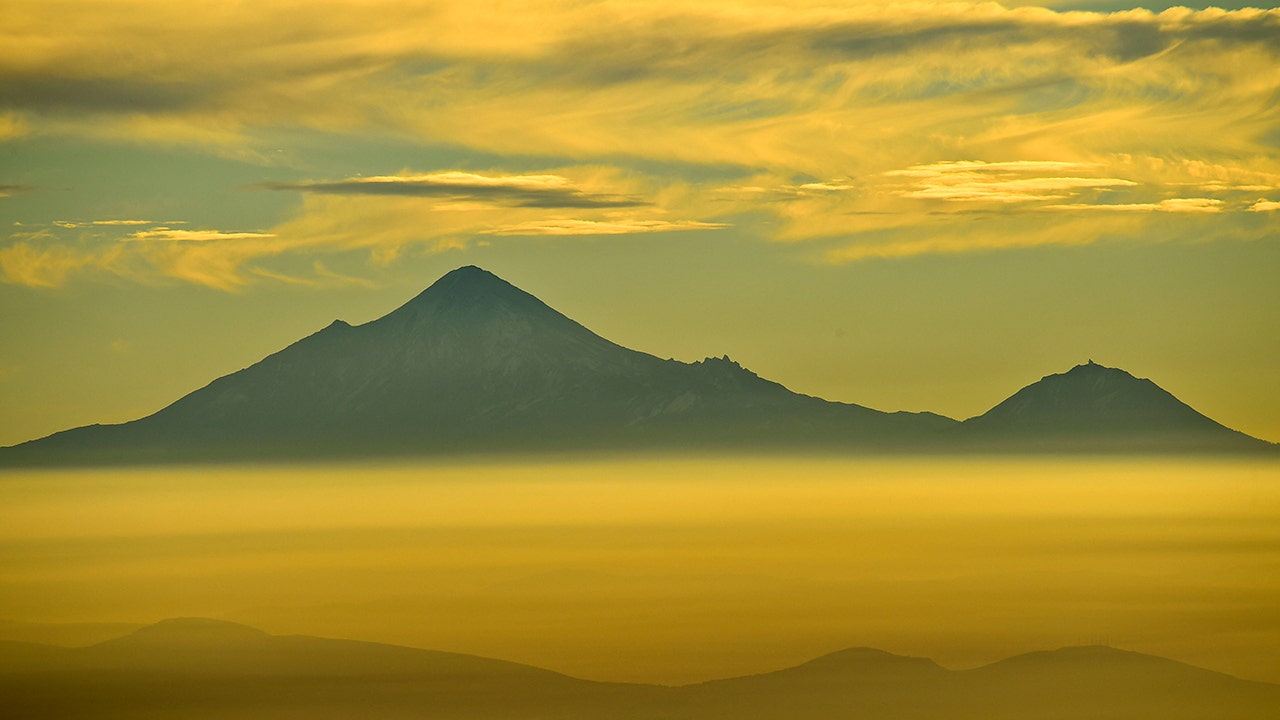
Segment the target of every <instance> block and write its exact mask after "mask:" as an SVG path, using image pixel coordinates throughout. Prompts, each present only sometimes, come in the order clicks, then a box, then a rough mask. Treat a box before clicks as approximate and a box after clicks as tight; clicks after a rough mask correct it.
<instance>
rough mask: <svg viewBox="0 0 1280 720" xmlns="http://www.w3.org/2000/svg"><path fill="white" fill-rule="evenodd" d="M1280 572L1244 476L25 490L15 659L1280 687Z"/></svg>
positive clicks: (898, 472) (745, 467)
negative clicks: (1119, 651)
mask: <svg viewBox="0 0 1280 720" xmlns="http://www.w3.org/2000/svg"><path fill="white" fill-rule="evenodd" d="M1278 551H1280V468H1278V467H1277V466H1276V465H1274V464H1271V465H1265V464H1252V463H1244V462H1208V461H1205V462H1196V461H1191V462H1178V463H1171V462H1160V461H1139V460H1115V459H1111V460H1087V459H1080V460H1070V461H1061V462H1044V461H1040V462H1035V461H1029V460H1025V461H1024V460H991V461H987V460H979V459H969V460H964V461H948V460H941V459H939V460H935V461H906V460H901V461H889V460H884V461H872V460H865V461H836V460H832V461H822V460H813V459H785V458H777V459H758V460H743V459H736V460H711V459H668V460H644V461H625V460H615V461H603V460H601V461H591V462H586V461H582V462H544V463H540V464H538V463H535V464H527V465H519V464H475V465H468V464H456V465H431V466H425V465H424V466H418V465H402V466H383V467H365V466H346V467H344V466H335V467H326V468H320V467H289V468H283V467H281V468H215V469H151V470H144V471H124V470H119V471H115V470H112V471H56V472H23V473H11V474H8V475H7V476H6V477H5V478H4V481H3V483H2V484H0V568H3V571H2V572H0V607H3V615H4V619H5V620H8V621H15V622H7V623H0V634H3V633H5V632H8V633H10V635H12V634H13V633H14V632H17V631H16V630H15V628H21V630H22V632H23V633H24V635H23V636H24V637H26V638H28V639H32V638H33V637H35V638H38V637H40V635H41V633H42V632H43V633H44V634H45V636H47V639H49V640H51V641H55V642H63V643H67V642H74V635H75V631H76V629H77V628H81V629H83V630H84V632H85V633H86V634H85V636H84V637H85V642H88V641H89V639H90V635H92V633H94V632H96V633H98V634H99V635H100V634H101V633H102V632H103V629H102V628H101V627H98V626H96V625H93V624H94V623H147V622H154V621H157V620H160V619H163V618H168V617H175V616H208V617H216V618H221V619H227V620H234V621H240V622H244V623H248V624H251V625H254V626H257V627H260V628H263V629H265V630H267V631H270V632H273V633H302V634H312V635H321V636H329V637H343V638H354V639H364V640H378V641H385V642H390V643H397V644H404V645H412V646H418V647H425V648H430V649H439V650H452V651H459V652H466V653H473V654H479V655H485V656H490V657H497V658H503V659H509V660H517V661H522V662H526V663H530V664H534V665H538V666H542V667H547V668H550V669H555V670H559V671H562V672H566V673H569V674H572V675H575V676H579V677H584V678H590V679H617V680H637V681H653V682H660V683H686V682H691V681H697V680H703V679H708V678H714V677H724V676H730V675H738V674H744V673H752V672H760V671H765V670H770V669H775V668H779V667H783V666H788V665H792V664H796V663H799V662H802V661H805V660H808V659H811V658H813V657H816V656H818V655H820V654H823V653H826V652H830V651H834V650H836V649H840V648H844V647H852V646H872V647H877V648H881V649H884V650H888V651H891V652H895V653H902V654H911V655H922V656H927V657H932V658H934V659H936V660H938V661H939V662H940V663H942V664H943V665H946V666H949V667H968V666H974V665H977V664H980V663H984V662H988V661H994V660H997V659H1000V658H1003V657H1006V656H1009V655H1013V654H1016V653H1020V652H1024V651H1030V650H1039V649H1051V648H1056V647H1059V646H1065V645H1081V644H1108V645H1112V646H1116V647H1120V648H1124V649H1130V650H1137V651H1142V652H1147V653H1152V654H1156V655H1161V656H1165V657H1170V658H1174V659H1178V660H1182V661H1185V662H1189V663H1192V664H1196V665H1200V666H1202V667H1206V668H1210V669H1214V670H1220V671H1225V672H1229V673H1232V674H1235V675H1238V676H1240V677H1244V678H1249V679H1257V680H1266V681H1270V682H1280V673H1278V672H1277V667H1280V666H1277V664H1276V662H1275V660H1276V654H1275V649H1276V648H1277V647H1280V564H1278V562H1277V558H1278V557H1280V553H1278ZM26 623H54V625H44V626H42V625H30V624H26ZM62 623H89V624H90V625H81V626H64V625H61V624H62ZM113 627H123V626H113ZM95 637H96V636H95ZM99 639H100V638H99Z"/></svg>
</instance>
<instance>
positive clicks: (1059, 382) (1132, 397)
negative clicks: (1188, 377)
mask: <svg viewBox="0 0 1280 720" xmlns="http://www.w3.org/2000/svg"><path fill="white" fill-rule="evenodd" d="M957 435H959V436H963V437H964V439H965V440H966V441H967V442H968V443H970V444H971V445H972V446H974V447H978V448H981V447H987V446H990V447H997V448H1001V449H1032V450H1062V451H1071V450H1095V451H1105V450H1123V451H1128V452H1141V451H1144V450H1151V451H1156V452H1164V451H1169V450H1171V449H1176V450H1182V451H1231V450H1250V449H1257V448H1260V447H1262V446H1265V445H1266V443H1263V442H1262V441H1260V440H1257V439H1256V438H1252V437H1249V436H1248V435H1245V434H1244V433H1241V432H1238V431H1236V430H1232V429H1230V428H1228V427H1225V426H1223V425H1220V424H1218V423H1217V422H1214V421H1213V420H1210V419H1209V418H1207V417H1205V416H1204V415H1201V414H1200V413H1198V412H1196V411H1195V410H1194V409H1192V408H1191V407H1190V406H1189V405H1186V404H1185V403H1183V402H1182V401H1181V400H1178V399H1177V398H1176V397H1174V396H1173V395H1171V394H1169V392H1168V391H1166V390H1164V389H1163V388H1161V387H1160V386H1158V385H1156V384H1155V383H1153V382H1151V381H1150V380H1147V379H1146V378H1136V377H1134V376H1132V375H1130V374H1129V373H1127V372H1125V371H1124V370H1119V369H1116V368H1109V367H1103V366H1102V365H1099V364H1097V363H1095V362H1093V361H1092V360H1090V361H1089V362H1087V363H1085V364H1083V365H1077V366H1075V367H1073V368H1071V369H1070V370H1068V371H1067V372H1065V373H1060V374H1057V375H1049V376H1047V377H1045V378H1043V379H1041V380H1040V381H1038V382H1035V383H1032V384H1031V385H1028V386H1027V387H1024V388H1022V389H1021V390H1019V391H1018V392H1016V393H1014V394H1013V396H1012V397H1010V398H1009V399H1007V400H1005V401H1004V402H1002V403H1000V404H999V405H996V406H995V407H993V408H991V409H990V410H988V411H987V412H986V413H984V414H982V415H979V416H978V417H974V418H970V419H968V420H966V421H965V422H964V423H963V425H962V426H961V428H959V429H958V432H957Z"/></svg>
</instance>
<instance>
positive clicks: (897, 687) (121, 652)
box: [0, 619, 1280, 720]
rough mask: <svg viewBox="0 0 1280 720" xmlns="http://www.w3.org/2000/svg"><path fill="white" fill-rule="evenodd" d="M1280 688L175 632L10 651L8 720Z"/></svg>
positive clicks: (642, 708)
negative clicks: (529, 661)
mask: <svg viewBox="0 0 1280 720" xmlns="http://www.w3.org/2000/svg"><path fill="white" fill-rule="evenodd" d="M1278 710H1280V686H1277V685H1271V684H1267V683H1257V682H1248V681H1244V680H1240V679H1237V678H1234V677H1231V676H1228V675H1223V674H1220V673H1215V672H1211V671H1208V670H1202V669H1200V668H1195V667H1191V666H1189V665H1183V664H1181V663H1176V662H1173V661H1169V660H1164V659H1161V658H1156V657H1151V656H1148V655H1140V654H1138V653H1131V652H1124V651H1120V650H1113V649H1110V648H1064V649H1062V650H1056V651H1051V652H1041V653H1031V654H1028V655H1023V656H1019V657H1015V658H1010V659H1008V660H1004V661H1001V662H998V663H995V664H993V665H988V666H986V667H982V668H978V669H975V670H966V671H952V670H947V669H945V668H942V667H939V666H938V665H937V664H935V663H933V662H932V661H931V660H927V659H924V658H910V657H902V656H898V655H892V654H890V653H886V652H882V651H878V650H872V649H870V648H854V649H850V650H844V651H840V652H837V653H833V654H831V655H827V656H824V657H822V658H818V659H816V660H813V661H811V662H808V663H805V664H803V665H800V666H797V667H793V668H787V669H784V670H779V671H776V672H771V673H764V674H761V675H753V676H747V677H739V678H731V679H728V680H719V681H714V682H708V683H701V684H698V685H690V686H684V687H674V688H673V687H662V686H650V685H630V684H623V683H603V682H591V681H586V680H579V679H576V678H572V677H568V676H565V675H560V674H558V673H555V672H551V671H548V670H542V669H539V668H534V667H530V666H526V665H519V664H516V663H509V662H504V661H501V660H490V659H487V658H481V657H475V656H470V655H460V654H455V653H441V652H433V651H429V650H417V649H413V648H406V647H397V646H391V645H381V644H377V643H365V642H358V641H352V640H328V639H322V638H315V637H305V636H273V635H268V634H266V633H262V632H260V631H257V630H254V629H252V628H248V627H245V626H242V625H235V624H232V623H224V622H218V621H212V620H200V619H183V620H170V621H165V622H162V623H159V624H157V625H154V626H149V627H146V628H143V629H141V630H139V631H137V632H135V633H133V634H132V635H129V636H125V637H123V638H119V639H117V640H113V641H109V642H105V643H100V644H98V645H95V646H91V647H87V648H54V647H47V646H40V645H30V644H22V643H0V715H3V716H4V717H15V718H20V717H40V718H49V719H51V720H57V719H61V718H115V717H121V718H123V717H130V718H166V717H184V718H193V717H194V718H209V719H210V720H212V719H215V718H217V719H221V718H280V717H283V718H295V717H296V718H303V717H305V718H319V719H327V718H348V717H379V718H393V719H394V718H437V717H438V718H583V719H589V718H619V719H622V718H634V719H640V718H645V719H650V718H655V719H656V718H688V719H689V720H697V719H700V718H757V719H759V720H775V719H776V720H781V719H783V718H787V719H789V720H807V719H813V720H818V719H825V718H847V717H858V718H864V719H865V720H891V719H892V720H923V719H925V718H938V717H947V718H955V719H957V720H969V719H973V720H977V719H978V718H983V719H984V720H986V719H994V720H1004V719H1008V720H1014V719H1015V718H1017V719H1019V720H1050V719H1055V720H1057V719H1065V718H1101V719H1104V720H1105V719H1115V720H1120V718H1134V717H1153V718H1154V717H1158V718H1169V719H1171V720H1182V719H1185V720H1191V719H1192V718H1215V717H1220V718H1231V719H1232V720H1253V719H1255V718H1257V719H1259V720H1261V719H1262V718H1273V717H1275V716H1276V715H1275V714H1276V712H1277V711H1278Z"/></svg>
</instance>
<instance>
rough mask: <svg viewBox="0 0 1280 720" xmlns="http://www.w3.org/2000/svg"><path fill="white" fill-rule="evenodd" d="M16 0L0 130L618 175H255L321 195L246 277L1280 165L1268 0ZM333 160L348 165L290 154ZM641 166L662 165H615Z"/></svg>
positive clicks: (979, 212) (1134, 187) (1144, 198)
mask: <svg viewBox="0 0 1280 720" xmlns="http://www.w3.org/2000/svg"><path fill="white" fill-rule="evenodd" d="M19 5H21V6H22V10H23V11H22V12H20V13H14V14H13V17H11V18H8V19H7V20H9V22H7V23H6V24H5V27H4V28H3V29H0V35H2V37H3V40H4V42H3V43H0V109H2V110H3V113H2V114H0V136H4V135H5V131H4V130H3V127H11V128H13V132H12V133H10V135H12V136H13V137H18V138H26V137H29V136H36V137H56V138H72V139H79V140H85V139H87V140H90V141H97V140H103V139H110V140H111V141H112V142H115V141H118V140H121V139H124V140H128V141H129V142H132V143H139V144H145V145H148V146H154V145H160V146H165V147H168V146H169V145H173V144H176V145H181V146H183V147H186V148H195V149H198V150H200V151H207V152H210V153H214V154H220V155H224V156H230V157H234V158H237V159H241V160H245V159H247V160H248V161H251V162H254V163H259V164H262V165H271V164H279V165H288V164H289V162H290V159H289V158H290V157H291V155H290V153H291V152H293V151H299V148H302V149H308V148H307V146H306V141H299V142H298V143H297V144H296V145H295V146H294V147H289V142H288V139H289V137H290V134H291V133H298V134H300V135H302V134H309V133H320V134H322V135H324V137H326V142H329V141H332V145H334V146H338V145H341V143H342V141H343V139H344V138H349V137H361V138H368V137H373V138H378V139H380V140H385V141H387V142H395V143H400V144H401V146H402V147H404V148H408V149H410V150H415V151H421V150H422V148H428V147H430V148H439V147H448V148H454V149H458V150H459V152H465V153H474V154H475V157H483V158H484V160H483V161H482V162H484V163H486V166H487V167H502V166H503V158H504V156H505V157H516V156H518V157H519V158H521V160H519V161H518V162H511V163H509V165H508V167H518V168H527V167H529V160H528V158H529V157H530V154H531V153H534V154H536V155H537V156H538V157H545V158H557V160H554V161H552V162H554V163H561V164H562V165H570V166H575V167H592V168H600V167H607V168H611V169H612V171H615V176H613V177H609V178H607V180H608V181H607V182H604V181H600V178H586V179H585V180H584V177H583V176H579V175H574V174H573V173H570V172H567V171H562V170H557V171H554V172H552V171H548V172H540V173H528V174H522V173H515V172H497V171H489V172H477V171H464V170H454V169H444V170H437V171H431V172H410V171H404V172H402V173H400V174H397V175H375V176H370V177H363V176H356V177H345V178H340V179H337V180H324V179H317V180H311V181H308V182H276V183H267V184H264V185H261V186H260V187H263V188H269V189H272V190H276V191H280V192H296V193H300V194H301V195H302V196H303V197H304V201H303V203H302V204H301V207H300V209H299V211H298V212H299V215H298V216H297V217H294V218H292V219H290V220H287V221H285V222H283V223H281V224H280V227H277V228H264V229H263V230H262V232H263V233H271V234H274V235H276V237H273V238H240V246H241V248H240V249H238V250H237V253H247V248H248V246H249V245H251V244H252V245H261V246H262V247H261V248H260V249H259V251H258V252H259V253H260V254H259V255H257V256H252V257H251V256H249V255H247V254H240V255H237V257H240V258H241V259H240V260H239V261H238V262H239V263H240V264H239V265H235V264H234V263H232V264H229V265H227V266H225V267H227V268H229V267H233V266H234V267H238V268H239V272H241V275H240V276H239V277H240V278H241V279H242V280H245V281H248V280H251V279H252V277H253V276H252V275H250V274H245V273H244V271H245V270H246V269H248V268H251V267H254V266H253V263H254V262H257V260H254V259H253V257H257V258H270V257H274V256H275V254H278V253H311V252H316V253H323V252H334V251H349V250H352V249H359V250H361V251H367V252H369V253H370V254H371V255H376V256H377V257H382V258H386V257H394V256H395V255H396V253H397V252H398V251H399V248H403V247H410V246H414V244H415V243H416V244H417V246H418V247H422V248H426V247H432V248H434V247H441V248H445V247H448V248H456V247H460V246H461V247H465V246H466V245H467V244H468V243H469V242H471V241H473V240H474V239H475V238H477V237H491V236H494V235H499V234H501V233H502V232H505V231H504V230H503V229H504V228H517V227H524V228H541V229H540V230H537V231H536V232H537V233H538V234H546V235H551V234H577V233H579V232H581V233H584V234H586V233H589V231H590V230H591V229H592V228H594V229H596V230H598V231H600V234H603V233H604V232H605V231H608V232H619V231H622V230H624V229H626V230H628V231H629V232H634V233H637V234H639V233H645V232H654V231H653V230H646V229H644V228H646V227H650V228H651V227H665V226H664V225H662V223H671V224H675V225H679V224H680V223H701V224H703V225H715V224H717V223H720V222H721V221H723V219H724V218H726V217H730V216H735V215H738V216H741V215H743V214H749V213H754V214H755V215H756V216H757V217H767V218H768V221H767V222H763V223H761V224H760V225H759V229H760V232H761V233H763V234H764V236H766V237H768V238H769V239H773V240H779V241H788V242H815V243H824V244H828V243H840V242H846V243H849V244H850V245H854V244H858V242H857V241H858V239H859V238H863V237H866V236H867V235H868V234H869V233H878V232H885V231H893V232H894V233H897V234H899V235H901V236H902V237H906V236H907V235H912V236H913V237H914V239H915V240H918V241H920V244H918V246H917V247H930V246H931V245H930V242H932V238H934V236H937V235H940V234H941V235H946V234H948V233H953V232H956V230H955V228H954V221H955V220H956V218H958V217H960V216H961V215H962V214H966V213H967V214H968V215H967V217H968V218H970V219H969V220H968V221H967V222H973V223H979V222H980V223H985V224H986V228H987V231H988V232H989V233H992V234H1000V233H1006V232H1010V233H1016V234H1018V235H1019V236H1020V237H1026V236H1027V233H1029V232H1033V231H1036V229H1035V227H1034V223H1035V222H1043V220H1044V214H1043V213H1038V211H1040V210H1044V209H1046V208H1049V207H1052V209H1053V210H1054V211H1055V212H1060V213H1061V216H1062V218H1063V222H1071V223H1075V224H1076V225H1075V226H1074V228H1073V229H1074V230H1075V236H1078V237H1080V238H1082V239H1083V240H1090V241H1091V240H1096V239H1098V238H1102V237H1116V236H1118V235H1125V234H1128V235H1131V236H1134V237H1137V236H1140V235H1142V234H1143V233H1144V232H1146V231H1147V230H1146V228H1148V227H1150V225H1144V224H1143V223H1147V222H1149V221H1150V220H1151V219H1152V218H1158V217H1160V216H1161V215H1162V214H1163V215H1177V216H1180V217H1187V216H1190V215H1193V214H1195V215H1200V216H1204V218H1208V217H1210V216H1214V217H1216V218H1218V220H1219V221H1220V222H1223V223H1229V222H1232V221H1233V218H1235V219H1239V217H1240V215H1239V213H1236V212H1235V211H1236V210H1243V209H1245V208H1246V207H1249V206H1248V205H1247V203H1248V202H1252V201H1253V200H1254V199H1255V198H1256V197H1257V196H1258V195H1259V194H1265V193H1270V192H1271V191H1272V190H1273V189H1275V188H1280V179H1278V178H1280V152H1278V151H1277V150H1278V148H1277V139H1276V137H1277V136H1276V134H1275V128H1276V127H1277V126H1280V108H1278V107H1277V105H1276V103H1275V97H1276V96H1277V94H1278V93H1280V76H1276V74H1275V73H1266V72H1259V68H1272V67H1276V66H1277V64H1278V63H1280V40H1278V39H1277V38H1280V10H1278V9H1273V10H1236V11H1221V10H1204V11H1191V10H1187V9H1185V8H1175V9H1170V10H1166V11H1163V12H1159V13H1152V12H1148V11H1145V10H1129V11H1124V12H1115V13H1103V12H1055V11H1053V10H1048V9H1044V8H1037V7H1017V8H1009V7H1004V6H1002V5H1000V4H996V3H989V2H948V3H880V2H849V3H840V4H834V5H833V4H831V3H829V2H824V1H822V0H796V1H794V2H787V3H778V2H771V1H765V0H735V1H732V2H731V1H729V0H723V1H721V0H708V1H707V2H700V3H694V4H690V3H677V2H664V1H662V0H659V1H657V2H649V3H640V4H635V3H623V4H619V3H612V2H600V3H595V2H593V3H580V2H571V1H569V0H564V1H563V2H561V1H559V0H551V1H550V2H537V3H535V2H519V1H517V2H512V3H504V5H503V7H502V11H501V12H495V11H494V9H493V8H492V7H491V6H490V5H488V4H487V3H483V2H479V3H460V2H445V3H432V4H417V3H400V2H378V1H377V0H332V2H328V3H326V6H325V12H323V13H308V14H305V17H300V16H299V13H298V12H297V8H296V4H295V3H293V2H291V1H286V0H262V1H261V2H259V3H255V4H254V5H253V7H252V8H247V7H246V8H243V9H242V11H240V12H237V13H222V14H212V15H208V16H205V14H201V15H202V16H201V17H199V18H198V19H197V18H195V17H193V14H192V13H190V12H189V11H187V10H184V9H182V8H178V7H175V6H173V5H172V4H171V3H164V2H161V1H160V0H121V2H118V3H112V4H111V6H110V7H108V6H104V5H102V4H101V3H91V2H77V1H76V0H68V2H66V3H63V4H60V5H58V6H57V10H56V11H55V9H54V6H53V5H50V4H48V3H37V2H22V1H21V0H20V2H19ZM424 27H430V28H431V32H430V33H424V32H422V28H424ZM104 44H110V45H111V46H114V47H133V48H148V49H149V51H148V52H145V53H143V52H139V53H105V54H104V53H103V52H101V47H103V46H104ZM209 47H217V48H219V62H217V63H209V62H208V58H207V50H206V49H207V48H209ZM4 118H7V119H8V120H7V121H6V120H3V119H4ZM5 122H8V125H7V126H6V125H5V124H4V123H5ZM282 138H283V141H282ZM19 141H20V140H19ZM277 144H279V145H282V146H284V147H277ZM277 149H278V150H280V153H279V154H278V155H277V154H276V150H277ZM422 156H423V155H422V154H414V155H405V156H404V157H413V158H417V157H422ZM495 158H496V159H495ZM443 162H444V161H442V163H443ZM470 166H471V167H475V164H474V162H473V163H471V165H470ZM316 167H322V168H323V167H330V168H332V167H342V168H347V167H349V164H348V163H345V162H344V163H329V164H325V163H318V164H315V165H308V164H306V163H298V164H296V165H294V166H293V168H294V169H295V170H298V172H299V175H302V174H308V175H309V174H311V173H312V172H315V168H316ZM301 168H305V173H304V171H303V170H302V169H301ZM637 168H645V170H643V172H651V173H652V174H653V176H652V177H649V178H647V179H646V180H645V182H643V183H630V182H618V179H619V178H620V177H623V176H627V175H628V174H629V173H631V172H632V171H637ZM653 168H661V169H659V170H653ZM679 168H693V169H692V170H682V169H679ZM704 168H715V169H717V170H716V171H717V172H720V171H721V170H723V169H724V168H732V169H735V170H736V172H737V177H736V178H734V179H732V180H724V179H723V178H722V179H721V180H717V181H706V180H700V179H699V169H704ZM340 172H342V173H345V172H348V170H345V169H344V170H342V171H340ZM637 172H641V171H637ZM729 174H732V173H729ZM335 176H336V173H335ZM256 177H261V175H257V176H256ZM624 179H625V178H624ZM1244 193H1248V194H1249V195H1248V196H1246V195H1244ZM672 198H675V199H674V200H673V199H672ZM1198 200H1204V201H1206V202H1204V203H1199V204H1197V201H1198ZM1267 202H1270V201H1267ZM375 204H376V205H377V207H375ZM1095 207H1098V208H1101V210H1100V211H1094V210H1093V208H1095ZM1122 207H1128V208H1130V209H1131V210H1132V211H1131V212H1125V211H1122V210H1119V208H1122ZM1260 207H1263V208H1265V207H1267V206H1266V205H1262V206H1260ZM615 211H616V212H619V213H621V216H620V217H615V216H612V215H611V213H613V212H615ZM1072 211H1079V212H1072ZM1144 211H1147V212H1144ZM1255 211H1256V212H1261V211H1262V210H1260V209H1255ZM139 212H142V211H139ZM1019 213H1021V214H1031V215H1035V214H1037V213H1038V217H1039V220H1035V221H1032V220H1019V219H1017V218H1015V217H1014V216H1016V215H1018V214H1019ZM1085 216H1088V218H1087V219H1086V217H1085ZM1246 217H1247V216H1246ZM1253 217H1254V219H1255V220H1256V219H1257V216H1253ZM383 218H393V219H394V221H395V222H396V223H407V225H405V227H403V228H402V227H398V226H395V225H393V224H392V222H391V221H389V220H384V219H383ZM1105 218H1112V220H1110V221H1109V223H1110V224H1108V222H1107V221H1105ZM358 223H364V225H363V226H358ZM557 223H561V225H557ZM646 223H648V225H646ZM1020 223H1027V224H1025V225H1024V224H1020ZM226 225H228V226H232V225H234V223H231V222H228V223H226ZM686 227H694V226H692V225H686ZM423 228H429V229H427V230H424V229H423ZM304 231H306V232H310V233H312V234H311V235H303V234H302V233H303V232H304ZM226 232H231V231H229V230H228V231H226ZM528 232H534V231H532V230H530V231H528ZM974 237H976V235H975V236H974ZM1063 237H1066V235H1065V234H1064V235H1063ZM170 239H174V238H170ZM971 239H972V238H971ZM188 240H190V242H187V243H185V244H187V245H190V244H194V243H195V242H196V241H194V240H192V239H191V238H188ZM926 241H929V242H926ZM1073 241H1074V240H1073ZM1026 242H1027V243H1030V242H1032V241H1031V240H1027V241H1026ZM153 244H159V243H153ZM171 244H174V245H179V244H183V243H180V242H179V243H171ZM208 244H210V245H225V244H224V243H217V242H211V243H208ZM935 245H936V243H935ZM1006 246H1008V247H1016V246H1019V245H1018V244H1017V243H1012V244H1010V243H1005V244H1003V245H1001V247H1006ZM955 247H966V245H965V244H964V243H960V244H957V245H955ZM219 251H220V252H224V253H226V255H227V256H228V257H229V256H230V255H231V253H230V251H229V250H227V249H225V248H224V249H220V250H219ZM201 252H206V253H212V252H213V250H212V249H209V250H204V251H201ZM219 277H224V280H225V276H223V275H219Z"/></svg>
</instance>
